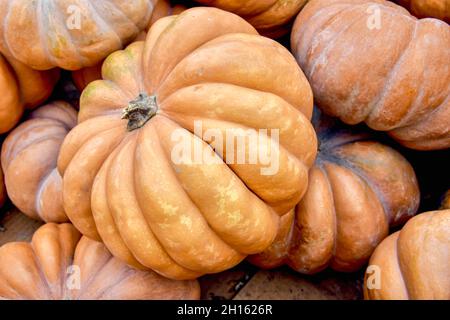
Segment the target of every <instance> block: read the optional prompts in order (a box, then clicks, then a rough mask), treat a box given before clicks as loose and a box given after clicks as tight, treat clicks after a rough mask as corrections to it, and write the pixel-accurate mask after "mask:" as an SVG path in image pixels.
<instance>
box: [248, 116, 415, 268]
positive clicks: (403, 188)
mask: <svg viewBox="0 0 450 320" xmlns="http://www.w3.org/2000/svg"><path fill="white" fill-rule="evenodd" d="M314 123H315V128H316V131H317V134H318V138H319V152H318V156H317V160H316V163H315V165H314V167H313V168H312V169H311V170H310V172H309V186H308V190H307V192H306V194H305V196H304V198H303V199H302V200H301V202H300V203H299V205H298V206H297V207H296V209H295V211H294V212H291V213H290V214H289V215H286V216H284V217H283V218H282V219H283V220H282V223H281V226H280V230H279V233H278V236H277V239H276V240H275V242H274V243H273V244H272V246H271V247H270V248H269V249H267V250H266V251H265V252H263V253H261V254H259V255H255V256H252V257H250V258H249V260H250V261H251V262H252V263H253V264H255V265H257V266H260V267H262V268H265V269H267V268H274V267H278V266H280V265H283V264H288V265H289V266H290V267H291V268H293V269H294V270H296V271H298V272H301V273H305V274H313V273H317V272H319V271H322V270H324V269H325V268H327V267H331V268H332V269H334V270H336V271H341V272H352V271H356V270H358V269H360V268H361V267H362V266H363V265H364V264H365V263H367V261H368V259H369V258H370V255H371V253H372V252H373V250H374V249H375V247H376V246H377V244H378V243H380V242H381V241H382V240H383V239H384V238H385V237H386V236H387V235H388V232H389V227H390V226H396V225H400V224H402V223H404V222H405V221H406V220H407V219H409V218H410V217H411V216H412V215H414V214H415V212H416V210H417V208H418V204H419V198H420V197H419V189H418V183H417V179H416V175H415V173H414V171H413V168H412V167H411V165H410V164H409V163H408V162H407V160H406V159H405V158H403V157H402V156H401V155H400V154H399V153H398V152H397V151H395V150H393V149H392V148H390V147H388V146H386V145H383V144H381V143H379V142H377V141H376V140H374V138H373V137H372V136H371V135H369V134H368V133H367V132H366V131H365V130H363V129H354V128H353V129H350V128H347V127H345V126H343V125H342V124H341V123H339V122H336V121H335V120H332V119H330V118H329V117H326V116H323V115H322V116H321V115H320V112H317V113H315V117H314Z"/></svg>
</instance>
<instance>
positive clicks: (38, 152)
mask: <svg viewBox="0 0 450 320" xmlns="http://www.w3.org/2000/svg"><path fill="white" fill-rule="evenodd" d="M76 122H77V112H76V111H75V109H73V108H72V107H71V106H70V105H69V104H68V103H65V102H54V103H51V104H48V105H46V106H43V107H40V108H39V109H36V110H35V111H34V112H33V113H31V115H30V117H29V120H27V121H25V122H23V123H22V124H21V125H20V126H18V127H17V128H16V129H14V130H13V131H12V132H11V133H10V134H9V135H8V137H7V138H6V139H5V141H4V143H3V146H2V154H1V164H2V167H3V170H4V172H5V184H6V188H7V190H8V195H9V198H10V199H11V201H12V202H13V203H14V205H15V206H16V207H18V208H19V209H20V210H21V211H22V212H23V213H25V214H26V215H28V216H30V217H31V218H33V219H38V220H43V221H45V222H65V221H67V216H66V214H65V213H64V208H63V204H62V179H61V176H60V175H59V173H58V170H57V169H56V161H57V159H58V154H59V149H60V147H61V144H62V141H63V140H64V137H65V136H66V135H67V133H68V132H69V131H70V129H72V128H73V127H74V126H75V125H76Z"/></svg>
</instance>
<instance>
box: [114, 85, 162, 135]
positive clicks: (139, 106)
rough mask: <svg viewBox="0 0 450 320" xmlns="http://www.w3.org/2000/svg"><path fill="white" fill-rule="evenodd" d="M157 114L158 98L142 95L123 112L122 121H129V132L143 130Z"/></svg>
mask: <svg viewBox="0 0 450 320" xmlns="http://www.w3.org/2000/svg"><path fill="white" fill-rule="evenodd" d="M157 112H158V104H157V103H156V96H148V95H147V94H145V93H140V94H139V96H138V97H137V98H136V99H135V100H133V101H130V103H129V104H128V106H127V107H126V108H125V109H124V110H123V113H122V119H128V126H127V129H128V131H133V130H136V129H139V128H142V126H144V124H146V123H147V121H148V120H150V119H151V118H153V117H154V116H155V115H156V113H157Z"/></svg>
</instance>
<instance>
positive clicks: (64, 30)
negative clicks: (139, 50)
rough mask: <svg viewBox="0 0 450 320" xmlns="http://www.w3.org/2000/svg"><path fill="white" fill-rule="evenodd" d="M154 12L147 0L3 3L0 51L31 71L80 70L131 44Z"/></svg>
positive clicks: (16, 0) (0, 7)
mask: <svg viewBox="0 0 450 320" xmlns="http://www.w3.org/2000/svg"><path fill="white" fill-rule="evenodd" d="M152 10H153V5H152V3H151V2H150V1H148V0H133V1H128V0H95V1H94V0H87V1H76V2H74V1H73V0H47V1H22V0H5V1H2V2H1V3H0V17H4V18H3V19H2V21H1V23H0V48H1V49H2V51H3V52H7V53H9V55H11V56H12V57H14V58H15V59H17V60H19V61H21V62H22V63H24V64H26V65H28V66H30V67H32V68H33V69H38V70H47V69H52V68H54V67H60V68H62V69H67V70H78V69H81V68H83V67H89V66H93V65H96V64H97V63H99V62H100V61H102V60H103V59H104V58H105V57H106V56H107V55H108V54H110V53H111V52H114V51H116V50H118V49H121V48H122V47H123V46H124V45H126V44H127V43H130V42H131V41H132V40H133V39H134V38H136V36H137V35H138V34H139V32H141V31H142V30H144V29H145V27H146V26H147V24H148V21H149V19H150V16H151V14H152ZM17 30H20V32H17Z"/></svg>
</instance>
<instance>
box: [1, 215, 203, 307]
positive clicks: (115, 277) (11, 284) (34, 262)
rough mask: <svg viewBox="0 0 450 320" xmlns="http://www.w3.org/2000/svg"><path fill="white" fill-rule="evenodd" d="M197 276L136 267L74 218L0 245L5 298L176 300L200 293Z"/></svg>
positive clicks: (3, 296)
mask: <svg viewBox="0 0 450 320" xmlns="http://www.w3.org/2000/svg"><path fill="white" fill-rule="evenodd" d="M199 296H200V289H199V285H198V283H197V281H173V280H168V279H165V278H163V277H161V276H159V275H157V274H156V273H154V272H152V271H140V270H135V269H132V268H130V267H128V266H127V265H125V264H124V263H123V262H121V261H119V260H117V259H116V258H114V257H112V256H111V254H110V253H109V252H108V250H106V248H105V246H104V245H103V244H101V243H99V242H95V241H92V240H90V239H88V238H86V237H81V238H80V234H79V233H78V231H77V230H76V229H75V228H74V227H73V226H72V225H71V224H61V225H58V224H53V223H49V224H46V225H44V226H42V227H41V228H39V229H38V230H37V231H36V232H35V234H34V235H33V239H32V241H31V243H25V242H12V243H8V244H5V245H3V246H2V247H1V248H0V299H13V300H23V299H25V300H150V299H157V300H165V299H167V300H169V299H170V300H175V299H198V298H199Z"/></svg>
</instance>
